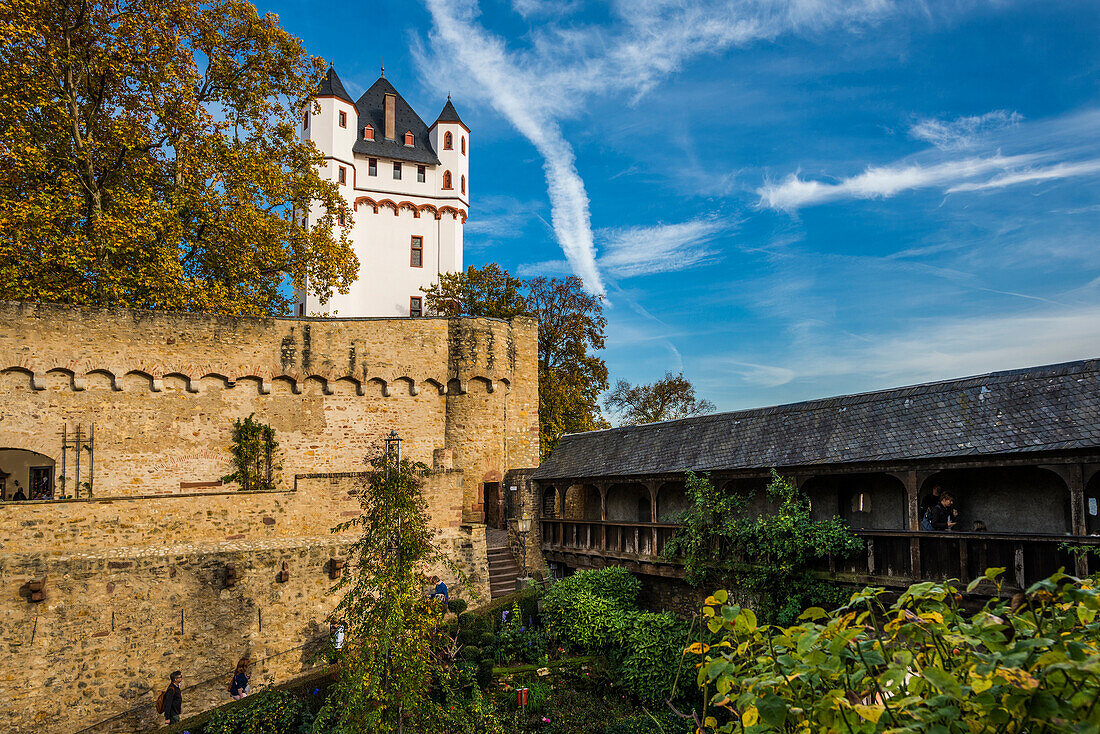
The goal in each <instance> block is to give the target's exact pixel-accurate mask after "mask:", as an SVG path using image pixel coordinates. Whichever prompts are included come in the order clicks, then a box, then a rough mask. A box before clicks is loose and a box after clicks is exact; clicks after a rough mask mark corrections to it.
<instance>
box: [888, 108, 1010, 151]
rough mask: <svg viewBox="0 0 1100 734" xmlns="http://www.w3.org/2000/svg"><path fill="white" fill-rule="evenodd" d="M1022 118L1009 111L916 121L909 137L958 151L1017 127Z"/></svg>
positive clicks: (941, 148) (910, 129)
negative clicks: (994, 133) (996, 132)
mask: <svg viewBox="0 0 1100 734" xmlns="http://www.w3.org/2000/svg"><path fill="white" fill-rule="evenodd" d="M1023 119H1024V118H1023V115H1021V114H1020V113H1018V112H1009V111H1008V110H993V111H992V112H987V113H985V114H984V115H973V116H970V117H957V118H955V119H954V120H936V119H925V120H919V121H918V122H917V123H916V124H914V125H913V126H912V127H911V128H909V135H910V136H911V137H914V138H916V139H917V140H924V141H927V142H929V143H931V144H932V145H934V146H936V147H937V148H939V149H940V150H959V149H961V148H969V147H971V146H973V145H974V144H975V143H976V142H977V141H978V139H979V138H981V137H982V136H983V135H986V134H988V133H990V132H993V131H995V130H1001V129H1004V128H1006V127H1011V126H1013V125H1018V124H1019V123H1020V121H1021V120H1023Z"/></svg>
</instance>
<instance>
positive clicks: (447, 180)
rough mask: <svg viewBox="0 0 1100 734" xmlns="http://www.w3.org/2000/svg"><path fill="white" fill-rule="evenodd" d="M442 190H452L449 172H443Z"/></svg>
mask: <svg viewBox="0 0 1100 734" xmlns="http://www.w3.org/2000/svg"><path fill="white" fill-rule="evenodd" d="M443 188H445V189H450V188H454V187H453V186H451V172H450V171H444V172H443Z"/></svg>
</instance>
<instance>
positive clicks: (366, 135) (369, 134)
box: [363, 125, 374, 140]
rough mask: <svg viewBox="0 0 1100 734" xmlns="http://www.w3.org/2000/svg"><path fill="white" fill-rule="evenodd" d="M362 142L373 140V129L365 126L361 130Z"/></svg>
mask: <svg viewBox="0 0 1100 734" xmlns="http://www.w3.org/2000/svg"><path fill="white" fill-rule="evenodd" d="M363 140H374V127H372V126H371V125H367V126H366V127H365V128H363Z"/></svg>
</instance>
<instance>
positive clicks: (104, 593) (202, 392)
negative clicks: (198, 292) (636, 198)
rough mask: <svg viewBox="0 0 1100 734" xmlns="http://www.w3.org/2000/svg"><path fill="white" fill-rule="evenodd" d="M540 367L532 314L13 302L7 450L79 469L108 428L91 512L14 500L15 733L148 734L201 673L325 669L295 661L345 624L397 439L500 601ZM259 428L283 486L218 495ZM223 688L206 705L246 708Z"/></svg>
mask: <svg viewBox="0 0 1100 734" xmlns="http://www.w3.org/2000/svg"><path fill="white" fill-rule="evenodd" d="M536 360H537V325H536V324H535V322H533V321H532V320H529V319H515V320H512V321H510V322H505V321H499V320H492V319H342V320H341V319H333V320H323V319H263V318H233V317H220V316H209V315H200V314H181V313H150V312H138V311H128V310H97V309H89V308H66V307H60V306H46V305H30V304H13V303H0V449H21V450H29V451H34V452H37V453H39V454H42V455H44V456H46V457H48V458H49V459H52V460H53V461H54V462H55V463H56V473H57V474H58V475H59V474H60V473H61V435H60V434H61V430H62V427H63V426H64V427H67V429H68V430H69V431H70V432H71V431H72V430H73V429H74V428H75V426H76V425H77V424H78V423H79V424H80V425H81V426H82V428H83V430H88V429H89V428H90V426H91V425H92V424H93V423H94V425H95V449H94V454H93V457H92V458H94V479H93V483H92V487H91V497H89V496H88V490H87V488H86V487H84V488H82V489H81V491H80V493H79V495H78V497H77V498H75V499H74V498H70V499H65V500H60V501H43V502H9V503H0V547H2V551H0V639H2V640H3V648H2V649H0V689H3V690H4V691H5V696H3V697H0V730H2V731H5V732H9V731H10V732H24V731H50V732H62V733H63V732H76V731H79V730H81V729H82V728H84V727H87V726H90V725H93V724H96V723H97V722H101V721H104V720H107V719H112V718H113V717H117V718H113V720H112V722H108V723H107V724H104V725H103V727H101V729H97V730H103V731H107V730H112V731H138V730H141V726H142V722H143V719H142V717H143V716H144V717H146V718H148V717H149V716H150V715H151V713H150V711H149V708H150V705H151V702H152V700H153V699H154V698H155V694H156V693H157V692H159V688H161V687H162V686H163V683H164V677H165V675H166V674H167V672H168V671H169V670H172V669H175V668H179V669H181V670H183V671H185V674H186V675H187V677H188V678H189V679H190V680H191V681H196V680H199V679H205V678H204V677H208V676H210V675H212V676H217V675H219V674H220V672H221V671H222V670H225V671H226V673H227V674H228V672H229V670H230V669H231V668H232V666H233V664H234V663H235V662H236V660H237V659H238V658H239V657H241V656H242V655H245V654H248V655H249V656H251V657H252V658H253V659H261V658H262V659H264V660H265V663H264V666H263V671H264V672H263V675H264V676H265V677H271V678H272V679H273V680H276V681H278V680H283V679H285V678H287V677H289V676H293V675H295V674H297V673H300V672H301V671H302V670H305V669H307V668H308V667H309V666H310V665H311V664H312V663H311V661H310V660H309V659H307V658H308V656H306V655H304V654H298V653H296V652H295V651H296V650H303V649H305V648H304V647H303V646H308V645H310V644H315V643H316V638H317V637H318V635H320V636H322V637H323V635H324V633H325V631H326V630H327V621H326V617H327V615H328V613H329V612H330V611H331V609H332V607H333V606H334V605H335V603H336V597H335V596H333V595H331V594H330V593H329V589H330V587H331V585H332V583H333V582H332V581H331V580H330V579H329V576H328V571H329V565H328V564H329V562H330V559H332V558H343V557H346V548H347V544H348V543H349V542H351V538H350V537H346V536H333V535H332V534H331V533H330V532H329V530H330V528H331V527H332V526H334V525H336V524H337V523H339V522H341V521H343V520H346V519H348V518H349V517H353V516H354V515H355V514H356V513H357V508H358V503H357V500H356V497H355V496H354V495H355V491H356V489H357V488H359V487H360V486H361V482H362V481H363V476H362V475H363V472H364V469H365V468H366V467H365V466H364V463H363V460H364V457H365V456H368V455H371V454H374V453H377V452H378V451H379V449H380V446H381V442H382V440H383V438H384V436H385V435H386V434H388V433H389V432H390V431H391V430H396V431H397V432H398V433H399V434H400V435H401V437H402V438H403V439H404V442H403V451H404V454H405V456H407V457H409V458H411V459H414V460H418V461H423V462H424V463H426V464H428V465H430V466H434V470H433V471H431V472H428V474H427V475H426V476H425V480H424V493H425V497H426V499H427V501H428V511H429V516H430V519H431V523H432V526H433V527H434V529H435V531H436V534H437V544H438V545H439V547H441V548H443V549H444V550H445V551H446V552H447V554H448V555H449V556H450V557H451V559H452V560H453V561H454V562H455V563H456V564H457V566H458V568H459V569H460V570H461V571H462V572H463V573H464V574H466V575H467V576H468V577H469V579H470V582H471V587H472V588H471V591H472V592H473V593H480V594H482V595H484V596H486V597H487V596H488V569H487V564H486V547H485V527H484V525H483V524H482V523H483V520H484V517H483V502H484V499H483V498H484V483H485V482H499V481H500V479H501V477H502V476H503V475H504V473H505V472H507V471H508V470H509V469H511V468H514V467H526V466H534V465H535V464H536V463H537V459H538V397H537V395H538V392H537V391H538V384H537V361H536ZM253 413H254V414H255V416H256V418H257V420H260V421H262V422H265V423H268V424H270V425H272V426H273V427H274V428H275V430H276V439H277V441H278V442H279V461H280V464H281V471H280V481H279V488H278V491H273V492H236V491H233V489H234V488H233V487H232V486H224V485H222V486H219V484H218V481H219V480H220V478H221V477H222V476H225V475H226V474H228V473H230V464H229V450H228V449H229V443H230V435H231V430H232V423H233V421H235V420H237V419H240V418H244V417H247V416H248V415H250V414H253ZM86 458H87V457H86V456H85V457H84V459H83V460H82V461H83V462H86ZM73 469H74V467H73V452H72V451H69V452H68V456H67V467H66V471H67V472H68V473H69V474H70V475H73V474H74V471H73ZM86 478H87V464H86V463H83V466H82V474H81V481H82V483H83V482H84V480H86ZM73 489H74V487H73V482H72V481H71V480H70V481H69V483H68V487H67V490H68V492H67V493H68V495H69V496H70V497H71V496H72V494H73ZM342 554H343V555H342ZM283 562H286V563H287V569H288V572H289V579H288V580H287V581H286V582H284V583H280V582H279V581H278V580H277V578H276V577H277V574H278V571H279V570H280V569H281V567H282V563H283ZM227 563H233V564H235V566H236V568H237V574H238V577H239V581H238V583H237V584H236V585H235V586H233V587H231V588H227V587H226V584H225V566H226V564H227ZM433 570H436V569H429V571H433ZM438 571H439V572H440V575H441V576H443V577H444V578H445V580H448V581H451V580H452V579H450V578H448V576H449V574H448V573H447V572H446V571H445V569H443V568H440V569H438ZM32 581H44V589H45V599H44V600H43V601H37V602H34V601H31V600H30V597H29V593H28V586H27V584H28V582H32ZM455 591H456V592H457V593H458V595H462V594H463V593H464V592H463V591H462V590H461V589H458V588H456V589H455ZM181 619H182V632H181V631H180V629H181V627H180V624H181V622H180V620H181ZM185 684H186V681H185ZM207 688H208V689H209V690H205V689H204V690H205V693H202V694H201V695H199V694H198V693H197V692H196V694H195V695H194V696H192V698H191V699H190V700H191V701H192V704H191V707H190V708H189V709H187V710H188V711H190V712H192V713H193V712H194V711H195V710H196V707H199V706H202V705H203V704H204V703H205V704H207V705H212V704H217V703H221V702H222V701H221V700H218V695H219V694H218V686H213V687H210V686H207ZM142 712H144V713H142ZM112 726H113V727H114V728H111V727H112ZM127 727H129V728H127Z"/></svg>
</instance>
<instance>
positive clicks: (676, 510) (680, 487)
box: [657, 482, 691, 522]
mask: <svg viewBox="0 0 1100 734" xmlns="http://www.w3.org/2000/svg"><path fill="white" fill-rule="evenodd" d="M690 506H691V502H690V501H689V500H688V497H687V494H686V492H685V491H684V483H683V482H665V483H664V484H662V485H661V486H660V488H658V489H657V522H676V520H677V518H679V516H680V513H682V512H683V511H684V510H686V509H688V508H689V507H690Z"/></svg>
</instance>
